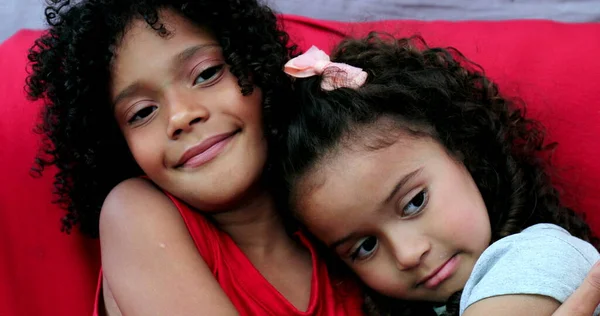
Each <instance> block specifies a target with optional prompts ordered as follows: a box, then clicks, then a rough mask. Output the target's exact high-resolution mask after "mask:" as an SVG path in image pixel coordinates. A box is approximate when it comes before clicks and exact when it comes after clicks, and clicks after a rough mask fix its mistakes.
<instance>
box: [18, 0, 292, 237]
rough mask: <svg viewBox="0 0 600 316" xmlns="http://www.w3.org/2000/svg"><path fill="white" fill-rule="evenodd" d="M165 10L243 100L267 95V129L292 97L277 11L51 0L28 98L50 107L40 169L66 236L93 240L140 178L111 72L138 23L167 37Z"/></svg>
mask: <svg viewBox="0 0 600 316" xmlns="http://www.w3.org/2000/svg"><path fill="white" fill-rule="evenodd" d="M162 9H168V10H171V11H173V12H176V13H177V14H180V15H181V16H183V17H185V18H187V19H188V20H189V21H191V22H192V23H194V24H195V25H197V26H201V27H206V28H207V29H208V30H210V31H211V33H212V34H213V35H214V36H215V38H216V40H217V41H218V42H219V44H220V45H221V47H222V49H223V55H224V57H225V60H226V62H227V63H228V64H229V65H230V66H231V67H230V70H231V72H232V74H234V75H235V76H236V77H237V78H238V84H239V86H240V89H241V91H242V93H243V94H244V95H247V94H250V93H251V92H252V89H253V84H256V85H257V86H259V87H260V88H261V89H262V92H263V98H264V101H263V107H264V111H263V115H264V116H265V119H264V121H265V122H270V121H271V120H270V119H269V115H270V109H271V107H272V105H273V104H277V103H279V102H282V101H283V100H284V99H283V97H284V96H286V95H287V92H288V91H289V88H290V86H291V84H290V82H289V79H288V78H287V77H286V76H285V75H284V74H283V72H282V71H281V69H282V68H283V64H284V63H285V62H286V61H287V60H288V58H289V56H290V55H292V54H293V53H294V50H295V46H288V36H287V34H286V33H284V32H283V31H281V30H280V28H279V26H278V24H277V20H276V17H275V15H274V14H273V12H272V11H271V10H270V9H269V8H268V7H266V6H264V5H262V4H259V3H258V2H257V1H256V0H243V1H240V0H218V1H216V0H188V1H185V0H84V1H77V2H76V1H73V2H72V1H69V0H48V7H47V8H46V10H45V13H46V18H47V22H48V23H49V24H50V26H51V27H50V29H49V31H48V32H47V33H46V34H44V35H43V36H42V37H41V38H39V39H38V40H37V41H36V42H35V44H34V46H33V47H32V48H31V49H30V51H29V56H28V57H29V61H30V64H31V71H32V72H31V74H30V76H29V77H28V78H27V89H28V93H29V96H30V97H31V98H32V99H39V98H42V99H44V100H45V101H46V105H45V107H44V110H43V113H42V116H43V122H42V123H41V124H40V126H39V127H38V131H39V132H40V133H42V134H43V135H44V136H45V142H44V144H43V147H42V148H41V150H40V153H39V154H38V156H37V158H36V165H35V167H34V171H37V172H38V173H41V172H42V171H43V170H44V168H45V167H47V166H49V165H56V167H58V173H57V174H56V176H55V181H54V186H55V193H56V194H57V197H58V198H57V201H56V202H57V203H58V204H59V205H61V206H62V207H64V208H66V210H67V214H66V216H65V217H64V218H63V220H62V223H63V229H64V230H66V231H67V232H68V231H70V230H71V228H73V227H74V226H76V225H77V224H79V225H80V230H81V231H82V232H83V233H84V234H87V235H90V236H93V237H96V236H97V235H98V221H99V214H100V208H101V206H102V203H103V201H104V199H105V198H106V196H107V194H108V192H109V191H110V190H111V189H112V188H113V187H114V186H115V185H117V184H118V183H119V182H121V181H123V180H125V179H127V178H130V177H136V176H139V175H141V174H142V171H141V169H140V168H139V167H138V166H137V164H136V163H135V161H134V160H133V157H132V156H131V153H130V152H129V150H128V148H127V145H126V143H125V140H124V137H123V136H122V134H121V132H120V131H119V128H118V125H117V123H116V120H115V119H114V116H113V113H112V110H111V103H110V99H109V84H110V68H109V67H110V62H111V60H112V59H113V57H114V51H115V46H118V45H119V42H120V40H121V39H122V38H123V35H124V33H125V32H126V31H127V28H128V26H129V24H130V23H131V22H132V21H133V20H134V19H140V20H145V21H146V23H147V24H148V25H149V26H151V27H152V28H153V29H154V30H156V32H157V34H159V35H160V36H162V37H168V36H169V35H170V31H169V29H168V26H165V25H163V23H162V22H161V19H160V14H159V13H160V10H162ZM250 78H251V79H250ZM271 130H272V129H271V127H270V126H265V131H271Z"/></svg>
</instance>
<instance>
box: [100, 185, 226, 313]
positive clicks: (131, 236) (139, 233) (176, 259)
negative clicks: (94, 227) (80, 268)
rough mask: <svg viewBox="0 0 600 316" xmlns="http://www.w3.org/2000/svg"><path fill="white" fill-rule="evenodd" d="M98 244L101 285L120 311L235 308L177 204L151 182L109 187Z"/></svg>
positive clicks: (144, 311) (217, 310)
mask: <svg viewBox="0 0 600 316" xmlns="http://www.w3.org/2000/svg"><path fill="white" fill-rule="evenodd" d="M100 245H101V252H102V269H103V275H104V277H105V281H106V282H105V285H107V286H109V287H110V289H111V291H112V293H113V294H114V295H115V300H116V301H119V302H124V303H123V304H122V305H121V304H120V305H119V309H120V310H121V312H122V313H123V314H128V312H131V311H137V312H139V313H140V314H153V313H157V314H161V315H162V314H165V315H168V314H186V313H187V312H189V311H191V310H195V311H197V312H199V313H200V314H213V315H216V314H219V315H220V314H224V315H228V314H234V313H235V309H234V308H233V305H232V304H231V302H230V301H229V299H228V298H227V296H226V295H225V293H224V292H223V290H222V289H221V287H220V285H219V284H218V283H217V281H216V280H215V278H214V276H213V273H212V271H211V269H210V267H209V264H208V263H207V262H206V260H205V259H204V258H203V257H202V256H201V254H200V253H199V251H198V249H197V247H196V245H195V243H194V240H193V239H192V236H191V235H190V233H189V231H188V227H187V225H186V222H185V221H184V219H183V217H182V215H181V213H180V210H179V208H178V206H177V205H175V204H174V203H173V201H172V200H171V198H170V197H169V196H168V195H167V194H166V193H165V192H163V191H162V190H161V189H159V188H158V187H156V186H155V185H154V184H153V183H152V182H150V181H148V180H146V179H142V178H135V179H128V180H125V181H123V182H121V183H120V184H119V185H117V186H116V187H115V188H113V190H112V191H111V192H110V193H109V195H108V196H107V198H106V200H105V201H104V204H103V205H102V210H101V212H100ZM189 293H196V294H198V295H196V296H190V295H189ZM198 297H200V298H202V299H199V298H198Z"/></svg>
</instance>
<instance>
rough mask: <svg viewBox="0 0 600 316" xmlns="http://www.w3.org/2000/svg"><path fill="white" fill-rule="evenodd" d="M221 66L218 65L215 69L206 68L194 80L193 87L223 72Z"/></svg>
mask: <svg viewBox="0 0 600 316" xmlns="http://www.w3.org/2000/svg"><path fill="white" fill-rule="evenodd" d="M223 67H224V66H223V65H218V66H215V67H210V68H207V69H206V70H204V71H203V72H201V73H200V74H199V75H198V77H196V80H194V85H198V84H201V83H204V82H206V81H210V80H211V79H214V78H215V77H217V75H218V74H219V73H221V70H223Z"/></svg>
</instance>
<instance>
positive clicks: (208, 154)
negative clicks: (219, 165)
mask: <svg viewBox="0 0 600 316" xmlns="http://www.w3.org/2000/svg"><path fill="white" fill-rule="evenodd" d="M236 133H237V131H234V132H230V133H223V134H219V135H215V136H212V137H209V138H207V139H205V140H204V141H202V142H200V143H199V144H197V145H195V146H193V147H190V148H188V149H187V150H186V151H185V152H184V153H183V155H182V156H181V158H180V159H179V162H178V163H177V167H183V168H195V167H198V166H201V165H203V164H205V163H207V162H208V161H210V160H212V159H213V158H215V157H216V156H218V155H219V154H220V153H221V151H222V150H223V148H224V147H225V146H226V145H227V144H228V143H229V141H230V140H231V139H232V138H233V136H234V135H235V134H236Z"/></svg>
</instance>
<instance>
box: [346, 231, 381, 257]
mask: <svg viewBox="0 0 600 316" xmlns="http://www.w3.org/2000/svg"><path fill="white" fill-rule="evenodd" d="M378 244H379V242H378V241H377V238H376V237H374V236H369V237H365V238H363V239H361V240H360V241H359V242H358V247H357V248H356V250H355V251H354V252H353V253H352V254H351V255H350V258H351V259H352V261H355V260H361V259H366V258H368V257H369V256H371V255H372V254H373V253H374V252H375V250H376V249H377V245H378Z"/></svg>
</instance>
